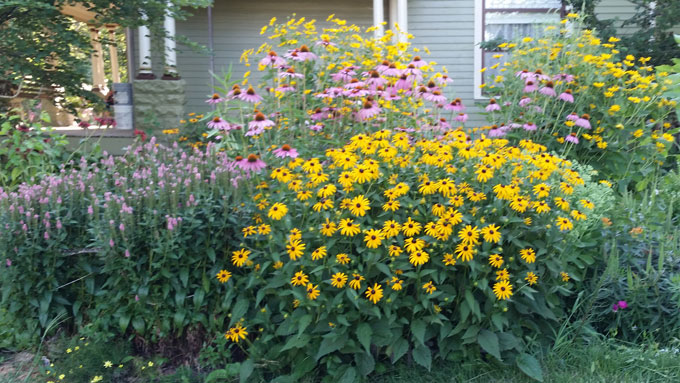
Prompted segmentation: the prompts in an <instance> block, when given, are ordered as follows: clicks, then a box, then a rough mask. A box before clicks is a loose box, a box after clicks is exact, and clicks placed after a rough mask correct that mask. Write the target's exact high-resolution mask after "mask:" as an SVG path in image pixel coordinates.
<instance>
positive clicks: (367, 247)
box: [217, 130, 611, 379]
mask: <svg viewBox="0 0 680 383" xmlns="http://www.w3.org/2000/svg"><path fill="white" fill-rule="evenodd" d="M468 139H469V137H468V136H467V135H466V134H465V133H464V132H462V131H460V130H459V131H453V132H449V133H447V134H445V135H444V137H441V138H440V139H437V140H422V139H418V138H417V136H416V137H414V136H411V135H409V134H407V133H405V132H399V131H395V132H393V131H387V130H382V131H378V132H376V133H373V134H372V135H368V134H360V135H357V136H354V137H353V138H352V139H351V141H350V143H348V144H347V145H345V146H343V147H342V148H338V149H329V150H327V152H326V156H325V157H313V158H306V159H302V158H300V157H298V158H295V159H291V160H290V162H289V163H288V165H287V166H283V167H278V168H274V169H273V170H272V171H271V172H270V178H271V179H272V181H271V183H270V182H267V184H266V186H265V184H264V183H263V184H261V185H262V189H261V190H260V193H258V194H256V195H255V196H253V203H255V204H256V205H257V209H258V210H259V211H260V212H259V213H256V214H255V215H254V216H253V217H252V221H251V222H249V223H248V224H247V225H246V226H244V227H243V229H242V233H243V240H242V243H241V244H240V246H239V248H238V249H237V250H235V251H233V252H232V256H231V260H230V261H229V262H227V263H225V264H224V266H223V270H222V271H220V273H219V274H218V275H217V278H218V279H219V280H220V281H221V282H225V283H226V288H225V289H224V294H225V295H226V296H228V297H230V296H234V299H235V305H233V306H232V308H231V315H230V319H229V326H230V329H229V331H228V332H227V334H226V336H227V337H228V338H230V339H231V340H232V342H233V343H234V347H236V346H238V347H241V348H243V350H244V351H245V352H247V353H248V355H249V357H250V358H251V359H254V361H256V362H257V361H259V360H274V361H277V362H276V363H275V364H274V365H273V366H271V367H274V368H281V369H283V370H287V367H288V366H295V368H294V369H293V371H292V372H291V373H292V374H293V375H292V378H293V379H295V378H299V377H300V376H301V374H305V373H306V372H307V371H309V370H311V369H312V368H313V367H314V366H315V365H316V364H321V365H322V366H325V368H326V370H327V372H328V373H329V374H330V375H331V376H335V378H339V377H342V376H344V377H348V376H355V374H356V376H360V375H366V374H368V373H370V372H371V371H372V370H373V368H374V366H375V363H376V358H378V360H381V359H382V360H385V359H391V360H392V361H393V362H394V361H396V360H399V359H400V358H401V357H403V356H404V355H405V354H406V353H407V352H409V351H410V352H411V355H412V356H413V358H414V360H415V361H416V362H417V363H419V364H421V365H423V366H425V367H427V368H429V367H430V363H431V360H432V357H433V354H432V353H433V351H434V356H435V357H440V358H447V357H448V358H451V359H454V360H456V359H460V358H461V357H464V356H466V355H467V356H470V355H478V353H479V352H480V350H481V351H483V352H485V353H488V354H490V355H491V356H493V357H495V358H496V359H498V360H510V361H513V360H515V358H516V357H517V356H518V355H520V354H521V353H522V352H523V351H525V345H524V344H525V339H526V337H534V336H536V335H537V334H542V335H543V336H546V335H547V334H551V333H552V331H553V330H555V327H556V326H557V325H558V324H559V319H561V318H563V314H564V312H563V308H564V302H565V301H564V297H565V296H568V295H569V294H570V292H571V291H573V290H574V289H578V286H579V285H580V280H581V277H582V275H583V272H584V270H585V269H586V268H587V266H588V265H589V264H591V263H592V262H593V259H592V258H590V257H589V256H588V255H587V254H586V253H582V252H580V251H579V247H584V243H583V242H582V241H581V239H580V238H581V237H582V235H583V234H584V233H585V232H587V231H588V230H589V227H591V226H592V225H598V224H599V215H598V212H597V210H594V209H595V206H597V205H599V204H600V203H603V204H604V202H605V201H607V200H608V198H609V197H608V196H610V193H611V191H610V190H609V188H608V187H607V186H605V185H597V184H594V183H593V182H591V181H590V180H589V176H588V175H586V174H583V175H580V174H579V173H578V172H576V171H574V170H573V169H572V167H571V165H572V164H571V163H570V162H568V161H564V160H562V159H560V158H559V157H556V156H554V155H551V154H548V153H547V152H546V151H545V147H543V146H541V145H538V144H534V143H532V142H529V141H525V142H523V145H522V147H521V148H519V147H511V146H508V145H507V141H506V140H502V139H501V140H498V139H497V140H491V139H488V138H486V139H480V140H475V141H472V142H470V141H469V140H468ZM410 142H412V143H413V144H410ZM586 190H588V191H587V192H586ZM596 204H597V205H596ZM586 246H587V244H586ZM538 341H539V342H543V341H545V339H540V340H538ZM466 345H467V346H466Z"/></svg>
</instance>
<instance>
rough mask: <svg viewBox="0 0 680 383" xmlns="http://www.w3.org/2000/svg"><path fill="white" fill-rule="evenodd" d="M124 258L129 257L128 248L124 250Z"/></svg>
mask: <svg viewBox="0 0 680 383" xmlns="http://www.w3.org/2000/svg"><path fill="white" fill-rule="evenodd" d="M125 258H130V250H127V249H126V250H125Z"/></svg>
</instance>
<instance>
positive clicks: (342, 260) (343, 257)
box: [335, 253, 351, 265]
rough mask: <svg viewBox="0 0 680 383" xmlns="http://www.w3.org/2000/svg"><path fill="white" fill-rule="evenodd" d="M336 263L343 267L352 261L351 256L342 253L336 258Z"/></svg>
mask: <svg viewBox="0 0 680 383" xmlns="http://www.w3.org/2000/svg"><path fill="white" fill-rule="evenodd" d="M335 261H336V262H337V263H339V264H341V265H346V264H348V263H349V262H350V261H351V259H350V258H349V256H348V255H347V254H345V253H340V254H338V255H336V256H335Z"/></svg>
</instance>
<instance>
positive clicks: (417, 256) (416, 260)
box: [408, 250, 430, 266]
mask: <svg viewBox="0 0 680 383" xmlns="http://www.w3.org/2000/svg"><path fill="white" fill-rule="evenodd" d="M429 260H430V255H429V254H428V253H427V252H425V251H423V250H417V251H414V252H412V253H411V254H409V256H408V261H409V262H411V264H412V265H413V266H420V265H424V264H426V263H427V262H428V261H429Z"/></svg>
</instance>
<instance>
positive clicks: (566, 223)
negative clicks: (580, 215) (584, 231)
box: [557, 217, 574, 231]
mask: <svg viewBox="0 0 680 383" xmlns="http://www.w3.org/2000/svg"><path fill="white" fill-rule="evenodd" d="M557 226H558V227H559V228H560V231H565V230H571V229H573V228H574V224H573V223H571V221H570V220H569V218H565V217H558V218H557Z"/></svg>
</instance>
